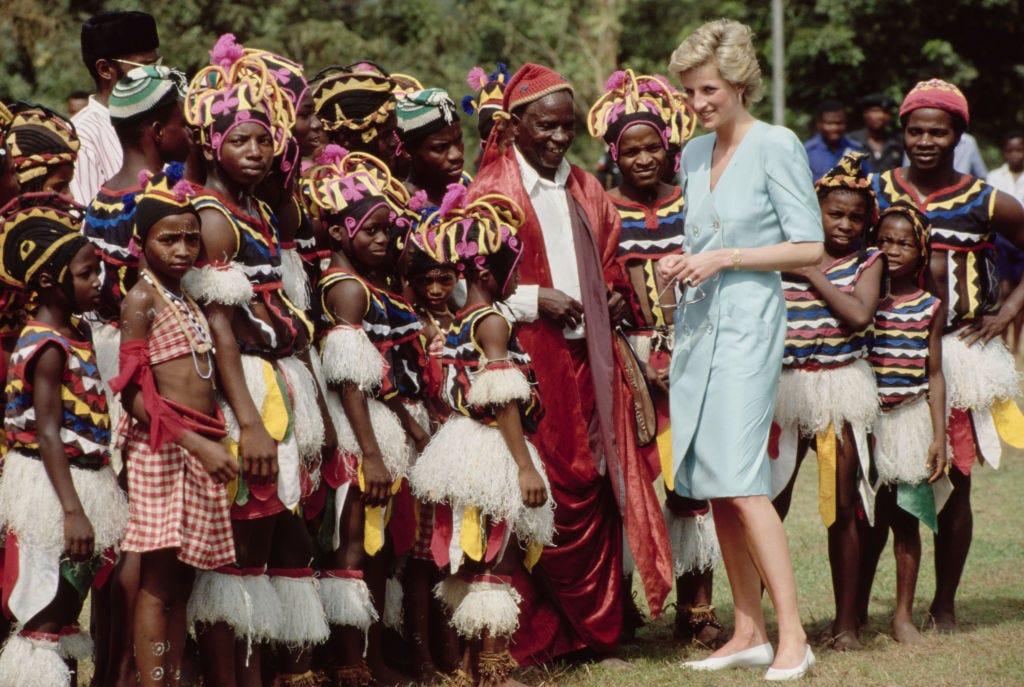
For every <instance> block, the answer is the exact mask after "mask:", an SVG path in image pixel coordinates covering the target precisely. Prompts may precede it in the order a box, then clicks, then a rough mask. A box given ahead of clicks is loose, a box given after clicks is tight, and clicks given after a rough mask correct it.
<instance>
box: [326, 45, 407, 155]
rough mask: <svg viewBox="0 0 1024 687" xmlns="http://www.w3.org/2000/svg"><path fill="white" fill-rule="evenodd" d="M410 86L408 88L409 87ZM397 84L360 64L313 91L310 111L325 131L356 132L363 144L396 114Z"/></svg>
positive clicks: (383, 73) (331, 78) (332, 77)
mask: <svg viewBox="0 0 1024 687" xmlns="http://www.w3.org/2000/svg"><path fill="white" fill-rule="evenodd" d="M409 85H411V84H409ZM397 87H398V84H397V83H396V81H395V80H394V79H393V78H391V77H390V76H389V75H388V74H387V73H386V72H384V71H383V70H382V69H380V68H378V67H376V66H375V65H374V68H373V69H371V68H369V67H365V66H364V65H362V64H359V65H355V66H354V67H346V68H343V69H342V70H341V71H340V72H338V73H335V74H331V75H329V76H327V77H325V78H324V79H323V80H322V81H320V82H319V83H318V84H317V87H316V90H314V91H313V107H314V108H315V109H316V116H317V117H319V118H320V123H321V124H323V127H324V129H325V130H326V131H343V130H348V131H355V132H359V134H360V137H361V138H362V140H363V142H364V143H369V142H370V141H372V140H374V139H375V138H377V133H378V132H377V129H378V127H379V126H380V125H381V124H384V123H385V122H386V121H387V120H388V118H389V117H390V116H391V114H392V113H393V112H394V111H395V104H396V101H395V90H396V88H397Z"/></svg>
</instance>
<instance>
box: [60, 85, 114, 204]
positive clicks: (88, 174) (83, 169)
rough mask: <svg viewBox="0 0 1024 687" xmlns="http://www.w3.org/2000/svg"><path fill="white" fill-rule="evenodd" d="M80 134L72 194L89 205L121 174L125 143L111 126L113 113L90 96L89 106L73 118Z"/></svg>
mask: <svg viewBox="0 0 1024 687" xmlns="http://www.w3.org/2000/svg"><path fill="white" fill-rule="evenodd" d="M71 123H72V124H74V125H75V131H77V132H78V140H79V148H78V158H77V159H76V160H75V176H74V177H72V179H71V195H72V196H74V199H75V201H76V202H78V203H81V204H82V205H89V203H91V202H92V199H93V198H95V197H96V194H97V193H99V192H100V187H101V186H103V184H104V183H106V181H107V179H110V178H111V177H112V176H114V175H115V174H117V171H118V170H119V169H121V164H122V162H124V153H123V152H122V150H121V141H120V140H118V138H117V133H116V132H115V131H114V125H113V124H111V123H110V110H108V109H107V108H106V106H105V105H103V104H101V103H99V102H97V100H96V96H94V95H90V96H89V104H88V105H86V106H85V107H83V108H82V109H81V110H80V111H79V112H78V114H76V115H75V116H74V117H72V118H71Z"/></svg>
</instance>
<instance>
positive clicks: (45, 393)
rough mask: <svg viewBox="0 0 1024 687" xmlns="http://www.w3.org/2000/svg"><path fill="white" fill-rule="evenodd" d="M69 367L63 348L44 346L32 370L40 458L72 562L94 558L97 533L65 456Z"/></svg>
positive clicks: (53, 345)
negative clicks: (64, 394) (64, 380)
mask: <svg viewBox="0 0 1024 687" xmlns="http://www.w3.org/2000/svg"><path fill="white" fill-rule="evenodd" d="M66 365H67V354H65V353H64V351H63V350H61V348H60V347H59V346H57V345H55V344H46V345H44V346H43V349H42V350H41V351H40V352H39V353H38V354H37V355H36V358H35V363H34V368H35V369H33V370H31V371H30V377H31V378H32V387H33V400H32V405H33V407H34V408H35V411H36V425H37V427H38V430H39V457H40V458H41V459H42V461H43V467H44V468H45V469H46V476H47V477H49V478H50V483H51V484H52V485H53V490H54V491H55V492H56V493H57V500H58V501H59V502H60V506H61V508H62V509H63V510H64V549H65V550H66V551H67V553H68V555H69V556H71V559H72V560H75V561H84V560H86V559H88V558H89V557H90V556H92V552H93V541H94V538H95V534H94V532H93V529H92V523H91V522H89V518H87V517H86V515H85V510H84V509H83V508H82V502H81V501H80V500H79V498H78V492H77V491H75V484H74V482H72V481H71V466H70V465H69V464H68V459H67V458H66V457H65V456H64V442H63V441H61V438H60V428H61V419H62V417H63V414H64V404H63V402H62V401H61V398H60V378H61V375H63V373H64V368H65V366H66Z"/></svg>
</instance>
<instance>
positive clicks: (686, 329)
mask: <svg viewBox="0 0 1024 687" xmlns="http://www.w3.org/2000/svg"><path fill="white" fill-rule="evenodd" d="M691 331H692V330H691V329H690V325H688V324H684V325H683V335H684V336H689V335H690V332H691Z"/></svg>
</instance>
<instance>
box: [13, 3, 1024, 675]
mask: <svg viewBox="0 0 1024 687" xmlns="http://www.w3.org/2000/svg"><path fill="white" fill-rule="evenodd" d="M81 45H82V54H83V59H84V61H85V64H86V66H87V67H88V69H89V72H90V74H91V76H92V77H93V79H94V81H95V86H96V89H95V92H94V93H93V94H92V95H91V96H89V98H88V102H87V104H85V106H84V107H83V108H82V109H81V110H80V111H79V112H78V113H77V114H76V115H75V116H74V117H73V119H71V120H68V119H66V118H64V117H63V116H61V115H59V114H57V113H56V112H54V111H52V110H50V109H48V108H46V107H44V106H41V105H35V104H30V103H20V102H19V103H14V104H12V105H8V106H3V107H0V144H2V145H0V205H2V209H0V301H2V312H0V341H2V344H3V357H2V368H3V373H4V377H5V379H6V388H5V397H6V411H5V417H4V425H3V454H2V455H3V463H2V474H0V525H2V528H3V532H4V547H5V548H4V551H3V555H2V557H0V564H2V567H3V574H2V576H0V587H2V601H3V622H2V623H0V625H2V627H0V631H2V632H3V633H4V635H5V636H6V643H5V644H4V645H3V649H2V651H0V687H8V686H14V685H18V686H30V687H35V686H38V687H54V686H62V685H71V684H73V679H74V676H73V673H74V671H75V666H76V665H77V662H79V661H82V660H91V661H92V662H93V664H94V667H95V668H94V678H93V684H94V685H118V686H120V685H144V686H146V687H153V686H163V685H178V684H181V683H182V681H183V671H184V672H185V673H187V672H188V671H189V665H190V660H191V658H192V656H193V652H191V651H186V647H187V646H189V643H190V642H192V641H194V646H196V647H197V649H196V652H195V654H196V655H197V656H198V668H196V670H197V671H198V672H199V673H201V679H202V681H203V683H204V684H207V685H218V686H227V687H233V686H238V687H255V686H257V685H266V684H272V685H275V686H280V687H288V686H291V687H313V686H315V685H321V684H330V685H338V686H350V685H351V686H358V685H370V684H405V683H407V682H410V681H414V680H415V681H422V682H430V681H432V680H435V679H437V678H438V677H443V678H444V679H445V680H446V682H447V683H450V684H456V685H482V686H483V687H499V686H504V685H510V686H514V685H519V684H521V683H519V682H517V681H516V680H515V678H514V671H515V670H516V669H517V668H519V667H520V666H525V665H531V664H541V663H546V662H548V661H551V660H552V659H555V658H566V659H567V660H590V661H601V662H602V663H604V664H605V665H607V666H609V667H612V668H618V667H628V666H626V664H625V663H624V662H623V661H621V660H620V659H619V658H618V652H619V647H620V646H621V644H622V643H623V642H625V641H628V640H629V639H630V638H631V637H632V636H633V634H634V633H635V631H636V629H637V627H638V626H639V625H641V624H642V622H643V619H642V617H641V614H640V612H639V611H638V610H637V609H636V607H635V605H634V603H633V601H632V597H631V591H632V589H633V587H634V580H633V577H634V575H635V576H637V577H638V578H639V580H638V582H639V586H641V587H642V589H643V594H644V595H645V597H646V602H647V604H646V605H647V608H648V609H649V612H650V615H651V617H656V616H657V615H659V614H660V613H661V611H662V610H663V608H664V607H665V605H666V601H667V599H668V597H669V595H670V593H671V592H672V589H673V586H675V589H676V591H675V594H676V615H675V624H674V627H675V632H676V635H677V637H678V638H679V639H680V640H683V641H686V642H694V643H695V644H697V645H699V646H702V647H706V648H708V649H710V650H711V653H710V655H709V656H707V657H706V658H703V659H701V660H696V661H690V662H687V663H686V664H684V665H686V666H688V667H689V668H691V669H694V670H719V669H724V668H733V667H745V668H763V669H766V670H767V672H766V673H764V677H765V678H766V679H768V680H792V679H799V678H801V677H803V676H804V675H805V674H806V673H807V672H808V670H809V669H810V668H811V667H812V666H813V664H814V660H815V658H814V654H813V652H812V651H811V649H810V647H809V645H808V642H807V637H806V634H805V631H804V628H803V626H802V624H801V620H800V615H799V609H798V599H797V592H798V590H797V587H796V583H795V578H794V575H793V569H792V564H791V562H790V556H789V552H788V551H789V549H788V544H787V541H786V535H785V531H784V529H783V526H782V519H783V518H784V517H785V516H786V515H787V513H788V511H789V503H790V495H791V493H792V489H793V484H794V481H795V479H796V474H797V471H798V470H799V467H800V465H801V463H802V461H803V459H804V457H805V456H806V454H807V452H808V450H809V449H813V450H814V452H815V454H816V456H817V461H818V473H819V512H820V515H821V518H822V521H823V524H824V525H825V528H826V531H827V537H828V551H829V560H830V565H831V568H832V579H833V589H834V593H835V606H836V612H835V621H834V623H833V625H832V629H831V633H830V634H831V638H830V642H829V644H830V645H831V646H832V647H833V648H835V649H838V650H856V649H860V648H862V646H861V644H860V641H859V637H858V633H859V629H860V628H861V627H862V626H863V624H864V623H865V622H866V620H867V612H868V601H869V598H870V592H871V587H872V583H873V578H874V573H875V568H876V566H877V563H878V560H879V557H880V555H881V554H882V552H883V550H884V547H885V544H886V541H887V538H888V533H889V530H890V529H891V530H892V532H893V539H894V551H895V555H896V562H897V585H896V589H897V600H896V601H897V603H896V606H897V610H896V615H895V617H894V618H893V621H892V631H893V636H894V637H895V639H896V640H897V641H899V642H901V643H907V644H912V643H915V642H918V641H920V640H921V635H920V633H919V631H918V627H920V626H921V625H922V624H924V625H926V626H928V627H929V628H930V629H933V630H937V631H945V632H953V631H955V630H956V614H955V598H956V592H957V588H958V586H959V582H960V576H961V573H962V571H963V568H964V564H965V561H966V559H967V555H968V550H969V548H970V543H971V536H972V518H971V502H970V496H971V471H972V468H973V466H974V465H975V463H976V462H978V461H979V460H984V461H985V462H987V463H989V464H990V465H992V466H994V467H998V465H999V459H1000V453H1001V442H1006V443H1009V444H1012V445H1014V446H1019V447H1024V416H1022V414H1021V412H1020V411H1019V410H1018V409H1017V406H1016V405H1015V404H1014V402H1013V400H1012V399H1013V397H1014V396H1015V395H1016V394H1017V393H1018V392H1019V389H1018V374H1017V372H1016V369H1015V366H1014V358H1013V355H1012V354H1011V353H1010V352H1009V350H1008V349H1007V347H1006V345H1005V344H1004V342H1003V340H1002V339H1001V338H1000V335H1001V334H1002V333H1003V332H1004V330H1006V329H1007V328H1008V327H1009V326H1010V325H1011V323H1014V322H1016V327H1017V329H1016V332H1017V338H1018V339H1019V336H1020V313H1021V311H1022V309H1024V285H1022V284H1021V274H1020V271H1019V270H1017V271H1012V269H1011V268H1010V267H1007V266H1005V265H1004V263H1003V262H1000V261H998V260H997V255H998V257H999V260H1004V259H1006V258H1005V256H1007V255H1009V252H1008V249H1009V248H1012V249H1017V250H1020V249H1024V207H1022V205H1021V200H1022V198H1021V189H1022V188H1024V169H1022V166H1024V137H1022V136H1020V135H1014V136H1011V137H1008V138H1007V141H1006V143H1005V145H1004V154H1005V155H1006V158H1007V165H1006V166H1005V168H1001V169H1000V170H999V172H1001V176H1000V175H997V173H996V172H993V180H992V181H993V185H990V184H988V183H986V182H985V181H983V180H982V179H980V178H978V177H977V176H974V175H972V174H970V173H967V172H966V171H958V169H957V168H956V167H955V162H954V153H955V150H956V149H957V145H958V143H961V142H962V141H963V140H965V136H966V134H965V131H966V129H967V125H968V123H969V109H968V104H967V101H966V99H965V98H964V96H963V95H962V93H961V92H960V91H959V89H957V88H956V86H954V85H952V84H950V83H947V82H945V81H941V80H938V79H933V80H930V81H924V82H921V83H918V84H917V85H916V86H914V87H913V88H912V89H910V90H909V91H908V92H907V94H906V96H905V97H904V98H903V100H902V103H901V104H900V106H899V122H900V125H901V130H902V135H901V136H899V137H898V140H895V141H894V140H890V139H889V138H888V137H887V136H888V135H887V134H885V133H884V132H885V130H886V126H887V124H888V118H887V117H881V116H880V117H877V118H871V117H868V116H866V117H865V122H866V125H867V130H866V132H865V133H864V134H863V136H861V138H860V141H861V142H860V143H857V142H856V137H851V138H847V137H845V135H844V131H843V129H844V128H845V114H844V113H843V112H842V107H841V105H840V106H839V107H838V108H835V107H834V106H833V105H829V104H827V103H826V104H824V105H823V106H822V108H820V109H821V112H820V113H819V116H818V125H819V130H820V131H821V136H820V137H817V138H816V139H815V140H814V141H812V142H809V143H808V145H807V148H806V151H805V148H804V146H802V145H801V143H800V141H799V140H798V139H797V138H796V136H795V135H794V134H793V133H792V132H791V131H789V130H788V129H785V128H783V127H779V126H772V125H768V124H765V123H763V122H759V121H757V120H756V119H755V118H754V117H753V116H752V115H751V114H750V112H749V107H750V106H751V105H752V104H753V103H756V102H757V101H758V100H759V99H760V97H761V95H762V87H761V75H760V69H759V67H758V63H757V58H756V54H755V51H754V47H753V41H752V36H751V33H750V30H749V28H747V27H745V26H743V25H742V24H739V23H737V22H733V21H726V20H719V21H716V22H711V23H709V24H706V25H704V26H702V27H701V28H699V29H698V30H696V31H695V32H693V33H692V34H691V35H690V36H688V37H687V38H686V40H684V41H683V43H682V44H681V45H680V46H679V48H678V49H677V50H676V51H675V52H674V53H673V55H672V57H671V61H670V63H669V71H670V72H671V74H672V75H673V77H674V78H677V79H678V83H679V84H681V88H677V87H676V86H673V85H672V83H671V82H670V80H669V79H668V78H666V77H664V76H660V75H654V74H650V75H649V74H637V73H634V72H633V71H632V70H629V69H625V70H622V71H616V72H615V73H614V74H612V75H610V77H609V79H608V81H607V83H606V85H605V92H604V94H603V95H602V96H601V97H600V98H599V99H598V100H597V102H595V103H593V105H592V107H591V108H590V110H589V114H588V116H587V118H586V127H587V129H588V131H589V133H590V134H591V135H592V136H594V137H595V138H598V139H601V140H603V141H604V142H605V143H606V144H607V147H608V157H609V160H610V161H611V162H612V163H613V164H614V165H615V166H616V167H617V169H618V170H619V174H620V175H621V181H620V182H619V183H618V184H617V185H616V186H615V187H614V188H611V189H606V188H605V187H604V186H603V185H602V184H601V183H600V182H599V181H597V179H595V178H594V177H593V176H592V175H591V174H589V173H588V172H586V171H584V170H582V169H580V168H579V167H577V166H575V165H572V164H570V163H569V162H568V160H567V159H566V153H567V152H568V150H569V148H570V146H571V144H572V141H573V139H574V137H575V135H576V128H577V127H576V106H577V105H578V103H577V100H576V97H575V95H574V90H573V87H572V84H571V83H570V82H569V81H568V80H566V78H565V77H563V76H562V75H560V74H558V73H557V72H556V71H554V70H552V69H551V68H549V67H545V66H542V65H537V64H524V65H522V66H520V67H519V68H518V69H515V70H512V69H509V68H508V67H506V66H505V65H500V64H499V65H497V68H496V69H495V70H494V71H493V72H487V71H485V70H484V69H482V68H480V67H474V68H473V69H472V70H471V71H470V72H469V74H468V76H467V81H468V84H469V86H470V87H471V88H472V89H473V93H472V94H471V95H469V96H466V97H465V98H463V99H462V103H461V105H462V108H463V109H464V110H465V111H466V113H467V115H469V116H475V118H476V124H477V126H478V127H479V131H480V136H481V140H482V141H483V143H482V145H481V150H480V154H479V158H480V164H479V168H478V170H477V171H476V175H475V178H474V177H472V176H471V175H470V174H469V173H468V171H467V170H466V158H465V151H464V147H463V143H462V123H461V120H460V115H459V105H457V104H456V100H455V99H454V98H453V97H452V95H450V94H449V93H447V92H445V91H444V90H442V89H439V88H432V87H424V85H423V84H421V83H420V82H419V81H418V80H417V79H416V77H415V76H412V75H405V74H396V73H390V72H389V71H388V70H387V69H386V68H385V67H383V66H381V65H378V64H375V63H373V62H370V61H359V62H355V63H352V64H348V65H346V66H331V67H328V68H326V69H323V70H321V71H320V72H319V73H317V74H315V75H310V74H307V72H306V70H305V68H304V66H303V65H302V64H300V63H299V62H297V61H295V60H294V59H292V57H294V56H282V55H278V54H275V53H272V52H269V51H266V50H263V49H260V48H258V47H255V46H251V45H243V44H240V43H239V42H238V41H237V40H236V38H235V37H234V36H233V35H231V34H225V35H223V36H221V37H220V39H219V40H218V41H217V42H216V44H215V45H214V46H212V49H211V50H210V53H209V54H210V63H209V66H207V67H204V68H203V69H202V70H200V71H199V72H198V73H197V74H195V75H194V76H192V78H191V79H189V78H188V77H186V75H184V74H183V73H181V72H179V71H176V70H175V69H173V68H171V67H169V66H165V65H163V63H162V62H163V60H162V58H161V56H160V53H159V40H158V34H157V27H156V25H155V22H154V20H153V17H152V16H150V15H148V14H145V13H142V12H110V13H103V14H100V15H97V16H95V17H92V18H91V19H89V20H88V21H87V22H85V24H84V25H83V27H82V41H81ZM864 104H865V108H866V109H877V110H882V111H883V112H884V113H888V111H889V110H890V109H891V108H892V107H893V106H895V103H894V102H888V101H886V100H885V97H884V96H870V97H869V98H867V99H865V103H864ZM837 112H838V115H841V119H842V121H841V122H840V121H839V120H840V117H839V116H838V115H837ZM882 119H884V120H885V121H884V122H882V123H881V124H879V123H878V122H879V121H881V120H882ZM698 123H699V124H700V125H701V126H702V128H703V129H704V130H705V131H707V132H709V133H708V135H704V136H700V137H698V138H695V139H693V140H689V139H691V138H692V137H693V135H694V133H695V130H696V126H697V124H698ZM837 132H838V133H837ZM687 141H689V142H687ZM862 147H863V148H865V149H866V152H858V151H859V149H860V148H862ZM904 156H905V157H906V161H905V164H903V162H904V160H903V157H904ZM809 158H810V163H809ZM816 165H818V166H816ZM997 176H998V177H999V183H1000V184H1001V186H1000V188H1004V189H1006V190H997V189H996V188H995V186H994V185H995V183H996V178H995V177H997ZM1014 193H1016V197H1014V195H1013V194H1014ZM997 240H999V241H1003V242H1005V246H1007V247H1008V249H1004V248H1003V245H1004V244H998V243H996V241H997ZM1005 264H1006V265H1009V264H1012V263H1005ZM920 522H924V523H925V524H926V525H927V526H928V527H929V528H930V529H931V530H932V531H934V533H935V537H936V567H935V577H936V593H935V597H934V599H933V601H932V603H931V605H930V612H929V615H928V618H927V619H926V622H924V623H922V622H919V621H915V619H914V618H913V614H912V612H913V601H914V594H915V585H916V581H917V576H918V569H919V566H920V557H921V541H920V534H919V523H920ZM719 562H723V563H724V567H725V570H726V572H727V576H728V582H729V585H730V587H731V591H732V598H733V603H734V608H735V613H734V617H733V618H732V621H733V627H732V628H731V630H728V631H727V629H726V628H725V627H724V626H723V624H722V622H721V619H720V618H719V616H718V614H717V613H716V611H715V607H714V606H713V605H712V583H713V577H714V570H715V567H716V566H717V565H718V563H719ZM764 591H767V593H768V595H769V597H770V599H771V601H772V602H773V604H774V606H775V609H776V616H777V619H778V629H779V633H778V637H779V643H778V648H777V650H776V649H773V647H772V645H771V643H770V642H769V638H768V633H767V630H766V626H765V619H764V615H763V612H762V596H763V593H764ZM87 597H91V617H90V620H89V632H88V633H85V632H83V631H82V629H81V628H80V626H79V616H80V615H81V613H82V608H83V605H84V603H85V600H86V598H87ZM87 635H91V637H90V636H87Z"/></svg>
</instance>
